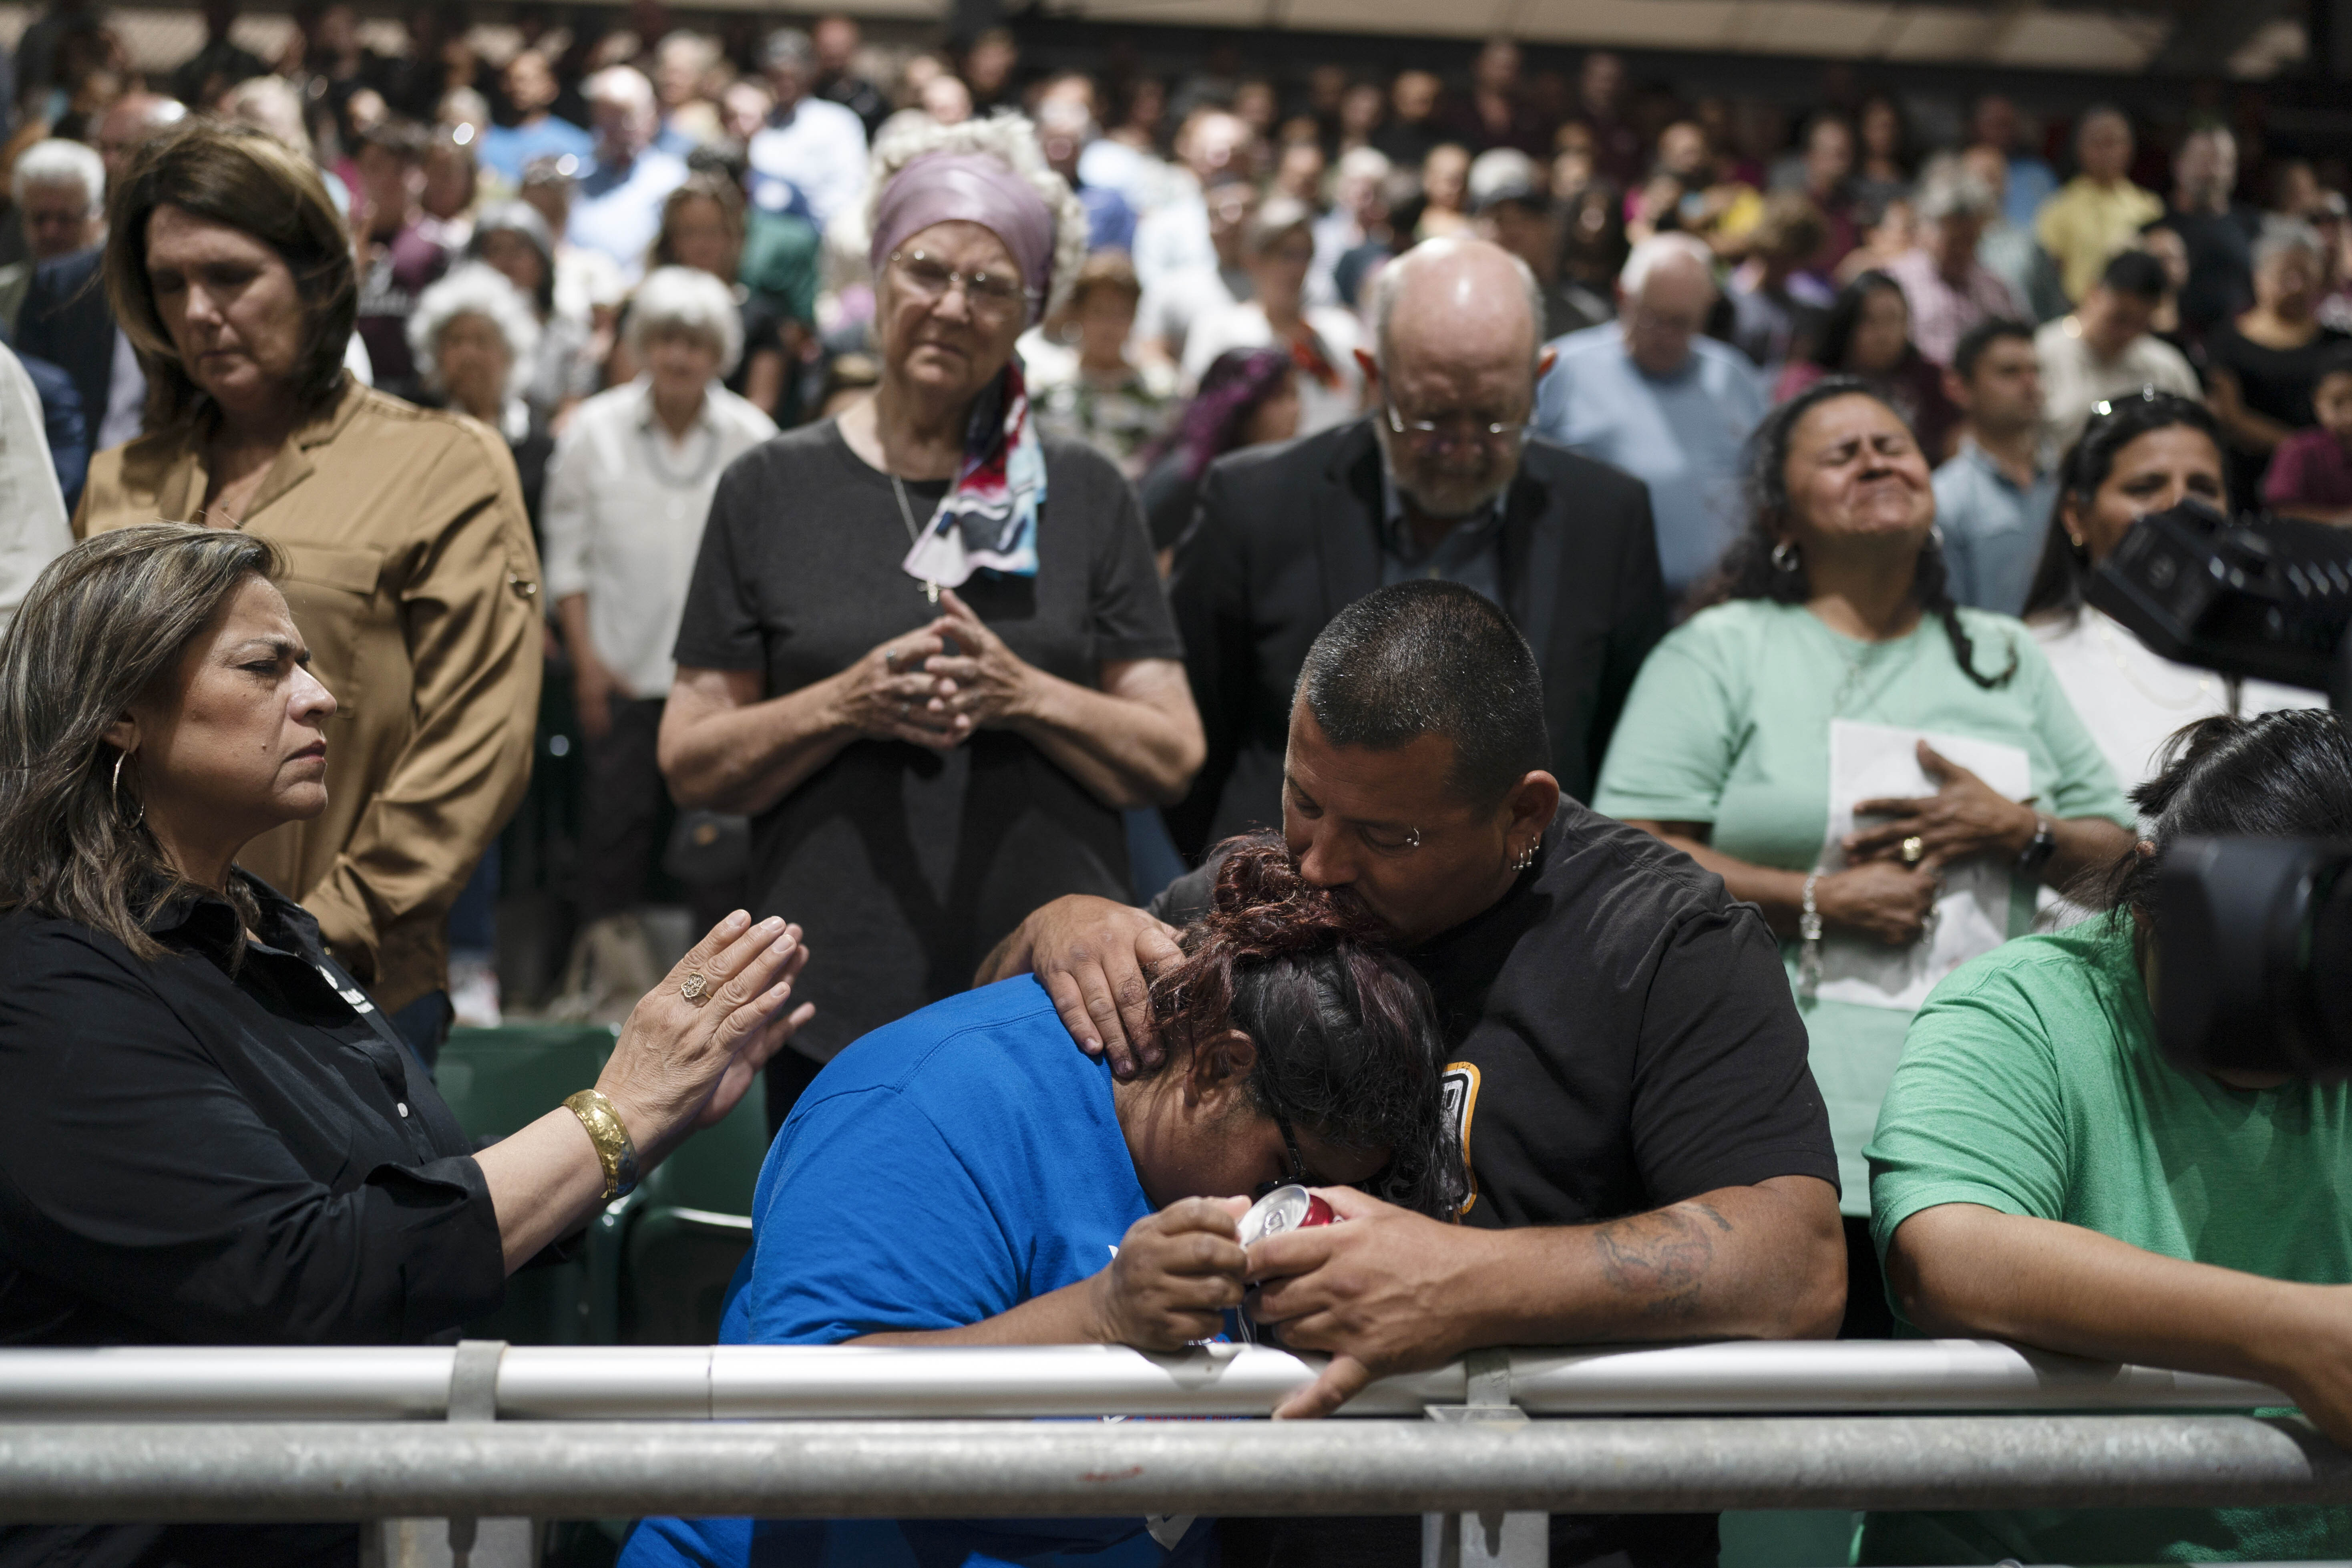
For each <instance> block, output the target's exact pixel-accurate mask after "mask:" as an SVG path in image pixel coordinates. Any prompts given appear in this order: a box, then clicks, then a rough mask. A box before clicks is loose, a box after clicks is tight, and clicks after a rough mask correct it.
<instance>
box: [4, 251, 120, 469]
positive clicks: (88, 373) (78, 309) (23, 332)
mask: <svg viewBox="0 0 2352 1568" xmlns="http://www.w3.org/2000/svg"><path fill="white" fill-rule="evenodd" d="M105 258H106V247H104V246H102V245H98V246H92V247H90V248H89V249H88V250H77V251H75V252H74V253H73V254H72V255H70V256H60V257H58V258H55V259H54V260H50V261H44V262H42V263H41V264H40V265H39V266H38V267H36V268H34V269H33V280H32V282H31V284H30V285H29V286H27V287H26V290H25V304H24V308H23V309H22V310H19V311H18V312H17V313H16V352H17V353H19V354H21V355H23V356H24V357H26V358H27V359H45V360H47V361H48V362H49V363H51V364H53V365H56V366H57V367H58V369H60V370H62V371H64V372H65V373H66V374H67V375H68V376H70V377H72V378H73V384H74V390H75V391H76V392H79V394H81V416H82V423H83V426H84V427H85V430H86V432H87V435H88V438H89V448H90V450H92V451H96V450H97V449H98V445H99V432H100V428H101V427H102V426H104V425H105V423H106V410H107V395H108V394H109V392H110V390H111V389H112V386H113V383H114V311H113V310H112V309H111V308H110V306H109V305H108V304H107V302H106V279H104V278H102V277H101V276H100V274H99V264H100V262H101V261H103V260H104V259H105Z"/></svg>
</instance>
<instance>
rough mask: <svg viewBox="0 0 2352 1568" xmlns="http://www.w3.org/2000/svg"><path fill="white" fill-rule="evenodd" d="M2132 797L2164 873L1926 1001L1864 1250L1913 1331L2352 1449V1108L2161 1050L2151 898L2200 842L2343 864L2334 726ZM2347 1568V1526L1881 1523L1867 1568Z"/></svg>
mask: <svg viewBox="0 0 2352 1568" xmlns="http://www.w3.org/2000/svg"><path fill="white" fill-rule="evenodd" d="M2172 749H2173V755H2172V756H2171V757H2169V758H2168V759H2167V762H2168V765H2167V766H2166V767H2165V768H2164V770H2163V771H2162V772H2161V773H2159V774H2158V777H2157V779H2156V780H2155V781H2154V782H2153V783H2151V784H2147V786H2145V787H2143V788H2142V789H2141V790H2140V791H2139V792H2138V795H2137V800H2138V801H2139V803H2140V805H2141V807H2142V808H2143V810H2145V811H2146V813H2147V817H2148V821H2149V824H2150V826H2149V828H2148V838H2149V841H2150V842H2149V843H2148V844H2147V845H2145V846H2143V847H2144V848H2147V849H2150V850H2152V853H2151V854H2148V855H2146V856H2140V857H2133V858H2131V859H2130V861H2129V862H2128V864H2127V866H2126V868H2124V869H2123V872H2122V874H2121V875H2120V876H2119V878H2118V882H2119V886H2118V887H2117V888H2116V890H2115V891H2114V892H2113V893H2112V894H2110V895H2109V898H2108V899H2106V900H2100V901H2102V902H2109V901H2112V902H2114V903H2115V905H2116V908H2115V910H2113V912H2112V913H2110V914H2109V915H2107V916H2105V918H2102V919H2098V920H2094V921H2086V922H2084V924H2082V925H2078V926H2075V927H2074V928H2073V929H2072V930H2070V931H2064V932H2062V933H2061V934H2059V935H2056V936H2036V937H2028V938H2026V939H2025V940H2024V941H2022V942H2011V943H2010V944H2009V945H2008V946H2007V947H2004V948H2002V949H2001V950H2000V952H1995V953H1991V954H1989V955H1987V956H1986V957H1984V958H1981V959H1979V960H1978V961H1977V962H1975V963H1971V964H1969V965H1968V966H1967V967H1966V968H1964V969H1962V970H1961V971H1960V972H1959V973H1957V974H1954V975H1953V976H1952V977H1951V978H1950V979H1948V980H1947V981H1945V982H1944V983H1943V984H1941V985H1939V986H1937V988H1936V994H1934V996H1932V997H1931V998H1929V999H1928V1002H1927V1005H1926V1006H1925V1007H1923V1008H1921V1009H1920V1011H1919V1015H1918V1016H1917V1017H1916V1019H1914V1020H1913V1021H1912V1025H1911V1037H1910V1043H1909V1045H1908V1046H1907V1047H1906V1049H1905V1051H1904V1055H1903V1065H1902V1066H1901V1068H1898V1069H1896V1071H1895V1081H1894V1084H1893V1085H1892V1086H1891V1087H1890V1088H1889V1089H1888V1090H1887V1093H1886V1104H1885V1109H1884V1110H1882V1111H1881V1112H1880V1115H1879V1121H1878V1135H1877V1136H1876V1137H1875V1138H1874V1139H1873V1140H1872V1141H1871V1144H1870V1149H1869V1155H1870V1170H1871V1187H1870V1195H1871V1203H1872V1208H1873V1214H1872V1226H1873V1228H1874V1231H1875V1233H1876V1236H1877V1240H1878V1245H1879V1246H1880V1247H1882V1248H1883V1249H1884V1250H1885V1256H1886V1274H1887V1278H1888V1279H1889V1280H1890V1281H1891V1282H1892V1283H1893V1285H1894V1287H1895V1297H1896V1299H1897V1300H1898V1301H1899V1302H1900V1303H1901V1306H1902V1310H1903V1313H1904V1316H1905V1317H1906V1319H1907V1320H1908V1323H1909V1324H1910V1325H1916V1328H1917V1329H1918V1330H1919V1331H1925V1332H1927V1333H1931V1334H1967V1335H1978V1334H1986V1335H1998V1336H2000V1337H2001V1338H2003V1339H2011V1340H2018V1341H2021V1342H2025V1343H2028V1344H2034V1345H2041V1346H2044V1347H2047V1348H2048V1349H2051V1350H2055V1351H2065V1352H2072V1353H2074V1354H2076V1355H2084V1356H2093V1357H2096V1358H2098V1359H2099V1360H2102V1361H2127V1362H2138V1363H2147V1364H2152V1365H2156V1366H2167V1367H2177V1368H2180V1369H2183V1370H2185V1371H2190V1372H2206V1373H2223V1374H2225V1375H2231V1376H2237V1377H2248V1378H2253V1379H2255V1380H2257V1381H2259V1382H2263V1383H2266V1384H2271V1385H2272V1386H2273V1387H2276V1388H2283V1389H2284V1390H2285V1391H2286V1392H2287V1393H2288V1394H2291V1395H2293V1396H2294V1399H2295V1401H2296V1403H2297V1404H2299V1405H2301V1406H2302V1408H2303V1412H2304V1414H2305V1415H2307V1416H2309V1417H2310V1418H2311V1419H2312V1420H2313V1421H2315V1423H2317V1424H2318V1426H2320V1428H2321V1429H2322V1430H2323V1431H2325V1432H2326V1433H2327V1434H2328V1435H2329V1436H2332V1437H2334V1438H2335V1439H2336V1442H2338V1443H2352V1289H2347V1287H2352V1089H2347V1087H2346V1086H2345V1085H2343V1084H2341V1083H2336V1084H2326V1085H2322V1084H2315V1083H2311V1082H2307V1081H2303V1080H2299V1079H2287V1078H2284V1076H2281V1075H2275V1074H2273V1075H2246V1074H2236V1073H2231V1074H2213V1073H2208V1072H2203V1071H2199V1070H2194V1069H2189V1068H2181V1067H2177V1066H2175V1065H2174V1064H2173V1063H2172V1062H2170V1061H2169V1060H2168V1059H2167V1058H2165V1057H2164V1056H2163V1055H2162V1054H2161V1053H2160V1052H2159V1051H2158V1047H2157V1041H2156V1027H2155V1023H2154V1020H2153V1019H2152V1018H2151V1016H2150V1015H2149V1010H2148V1000H2147V987H2146V985H2145V984H2144V983H2143V978H2142V973H2143V968H2142V962H2141V956H2140V953H2139V951H2138V949H2139V936H2138V932H2139V929H2140V928H2141V926H2142V925H2143V923H2144V922H2145V921H2146V920H2147V905H2146V898H2145V894H2146V889H2147V887H2148V886H2149V884H2150V883H2151V882H2152V881H2153V879H2154V874H2155V869H2156V868H2157V866H2158V865H2159V864H2160V863H2161V861H2162V858H2163V856H2164V855H2165V853H2166V852H2167V850H2168V848H2169V847H2171V846H2172V845H2173V844H2174V843H2176V842H2177V841H2179V840H2180V839H2182V838H2189V837H2232V836H2238V835H2247V834H2256V835H2263V836H2275V837H2296V838H2302V837H2310V838H2336V839H2341V838H2352V734H2347V730H2346V727H2345V723H2344V721H2343V720H2342V719H2341V718H2340V717H2339V716H2337V715H2336V714H2334V713H2330V712H2326V711H2325V710H2315V709H2305V710H2291V711H2286V712H2276V713H2265V714H2263V715H2262V716H2260V717H2259V718H2254V719H2248V720H2239V719H2231V718H2211V719H2205V720H2202V721H2199V722H2198V723H2197V724H2196V725H2195V726H2193V727H2192V728H2190V729H2188V730H2184V731H2181V732H2180V734H2179V736H2177V737H2176V738H2175V740H2174V741H2173V742H2172ZM2004 1557H2013V1558H2016V1559H2018V1560H2020V1561H2021V1562H2026V1563H2062V1562H2063V1563H2159V1562H2231V1561H2237V1562H2244V1561H2248V1560H2263V1561H2284V1560H2289V1559H2308V1558H2315V1557H2324V1558H2335V1559H2343V1558H2347V1557H2352V1510H2347V1509H2336V1508H2330V1509H2317V1508H2274V1509H2137V1510H2128V1511H2125V1510H2010V1511H2005V1512H1979V1513H1935V1514H1884V1515H1878V1514H1874V1515H1872V1516H1870V1518H1869V1519H1868V1521H1867V1522H1866V1523H1865V1526H1864V1531H1863V1536H1862V1549H1861V1557H1860V1560H1861V1561H1863V1562H1864V1563H1972V1562H1974V1563H1991V1562H1997V1561H1999V1560H2000V1559H2001V1558H2004Z"/></svg>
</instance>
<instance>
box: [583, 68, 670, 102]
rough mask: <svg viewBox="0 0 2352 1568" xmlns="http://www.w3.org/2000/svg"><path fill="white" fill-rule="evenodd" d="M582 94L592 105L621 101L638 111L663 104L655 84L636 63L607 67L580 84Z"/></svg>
mask: <svg viewBox="0 0 2352 1568" xmlns="http://www.w3.org/2000/svg"><path fill="white" fill-rule="evenodd" d="M580 96H581V97H582V98H583V99H585V100H587V101H588V102H590V103H592V104H595V103H612V104H618V105H619V106H620V107H621V108H623V109H625V110H630V111H631V112H633V113H637V114H651V113H653V112H654V111H655V110H656V109H657V108H658V107H659V100H657V99H656V98H655V96H654V84H653V83H652V82H651V81H649V80H647V79H646V73H645V72H643V71H641V70H639V69H637V68H636V67H635V66H606V67H605V68H604V69H603V70H600V71H598V72H597V73H596V74H595V75H594V76H592V77H590V78H589V79H587V80H586V81H583V82H582V83H581V84H580Z"/></svg>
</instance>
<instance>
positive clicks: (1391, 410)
mask: <svg viewBox="0 0 2352 1568" xmlns="http://www.w3.org/2000/svg"><path fill="white" fill-rule="evenodd" d="M1381 408H1382V409H1383V410H1384V411H1385V412H1386V413H1387V415H1388V419H1389V429H1390V430H1391V432H1393V433H1394V434H1396V435H1399V436H1409V437H1412V440H1413V443H1414V444H1415V445H1416V446H1422V447H1441V448H1442V447H1467V446H1472V445H1485V446H1489V447H1495V446H1517V445H1518V444H1519V443H1520V442H1522V441H1525V440H1526V439H1527V438H1528V432H1529V431H1531V430H1533V429H1534V428H1535V426H1532V425H1528V424H1518V425H1502V424H1483V423H1480V422H1479V421H1478V420H1476V419H1475V418H1474V417H1472V416H1466V415H1458V414H1457V415H1449V416H1447V417H1445V418H1444V419H1442V420H1441V419H1407V418H1406V417H1405V416H1403V415H1402V414H1399V413H1398V412H1397V406H1396V405H1395V404H1393V403H1391V402H1389V401H1388V400H1387V399H1386V398H1382V399H1381Z"/></svg>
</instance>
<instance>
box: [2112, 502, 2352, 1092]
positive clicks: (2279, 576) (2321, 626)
mask: <svg viewBox="0 0 2352 1568" xmlns="http://www.w3.org/2000/svg"><path fill="white" fill-rule="evenodd" d="M2085 597H2087V598H2088V599H2089V600H2090V602H2091V603H2092V604H2093V605H2096V606H2097V607H2098V608H2100V609H2102V610H2104V611H2105V612H2106V613H2107V614H2108V615H2110V616H2114V617H2115V618H2116V620H2118V621H2120V622H2122V623H2123V624H2124V625H2125V626H2127V627H2128V628H2130V630H2131V631H2132V632H2133V633H2134V634H2135V635H2136V636H2137V637H2139V639H2140V640H2141V641H2142V642H2144V643H2146V644H2147V646H2148V647H2151V648H2153V649H2154V650H2155V651H2156V652H2158V653H2159V654H2162V655H2163V656H2164V657H2166V658H2172V659H2178V660H2179V661H2180V662H2181V663H2183V664H2193V665H2198V666H2200V667H2202V668H2207V669H2210V670H2214V671H2216V672H2217V673H2219V674H2221V675H2223V676H2226V677H2229V678H2231V679H2263V680H2275V681H2280V682H2283V683H2284V684H2287V685H2290V686H2304V687H2309V688H2312V689H2315V690H2320V691H2325V692H2326V693H2327V695H2328V700H2329V701H2330V703H2331V704H2332V705H2333V706H2334V708H2335V709H2336V711H2337V712H2338V713H2352V637H2347V636H2346V635H2345V630H2346V626H2347V623H2352V531H2347V530H2344V529H2339V528H2334V527H2330V526H2328V525H2326V524H2324V523H2315V522H2303V521H2295V520H2293V519H2287V518H2271V517H2263V518H2247V519H2242V520H2239V521H2231V520H2230V519H2228V518H2226V517H2224V516H2222V515H2221V513H2220V512H2218V511H2215V510H2213V509H2212V508H2210V507H2209V506H2206V505H2204V504H2203V503H2201V502H2199V501H2193V500H2192V501H2185V502H2183V503H2182V504H2180V505H2179V506H2177V507H2174V508H2172V509H2171V510H2168V511H2160V512H2154V513H2151V514H2149V515H2148V516H2147V517H2144V518H2142V519H2140V521H2137V523H2134V524H2133V525H2132V528H2131V531H2129V532H2128V533H2126V534H2125V535H2124V538H2123V542H2121V543H2120V544H2118V545H2117V546H2116V550H2115V552H2114V553H2113V554H2111V555H2110V556H2109V557H2108V558H2107V559H2106V560H2105V562H2103V563H2100V566H2099V569H2098V570H2097V571H2096V572H2095V573H2093V574H2091V578H2090V581H2089V583H2088V584H2086V587H2085ZM2153 903H2154V909H2153V911H2152V912H2153V917H2154V926H2155V939H2156V965H2155V973H2154V976H2153V978H2154V982H2155V983H2154V984H2153V985H2152V987H2151V995H2150V1000H2151V1002H2152V1003H2153V1004H2154V1005H2155V1009H2156V1026H2157V1036H2158V1040H2159V1041H2160V1042H2161V1044H2162V1046H2163V1048H2164V1052H2165V1055H2166V1056H2167V1057H2168V1058H2171V1060H2172V1061H2173V1062H2174V1063H2175V1064H2176V1065H2178V1066H2179V1067H2182V1068H2200V1069H2203V1070H2205V1071H2214V1070H2217V1069H2219V1070H2232V1069H2233V1070H2236V1071H2240V1072H2252V1073H2286V1074H2290V1075H2292V1076H2294V1077H2296V1078H2305V1079H2345V1078H2352V844H2324V843H2314V842H2310V841H2307V840H2301V839H2291V838H2222V839H2187V840H2183V841H2182V842H2180V843H2179V844H2177V845H2175V846H2174V847H2173V848H2172V850H2171V852H2170V853H2169V854H2168V855H2167V856H2166V857H2165V863H2164V865H2163V866H2162V867H2161V868H2159V869H2158V874H2157V879H2156V886H2155V892H2154V900H2153Z"/></svg>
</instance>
